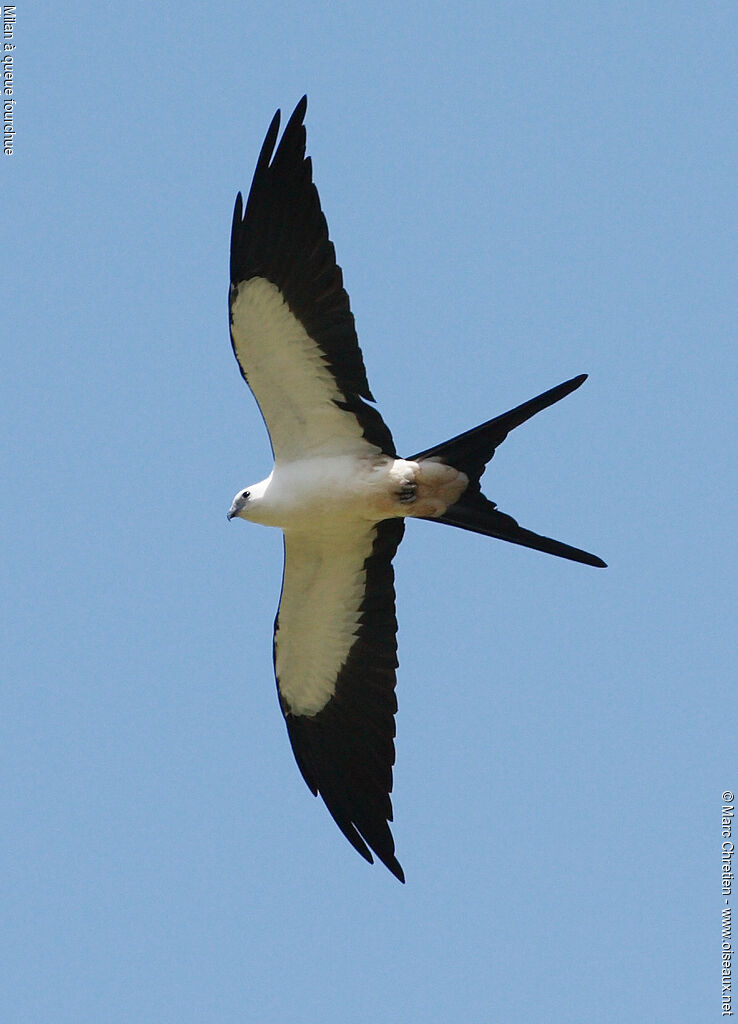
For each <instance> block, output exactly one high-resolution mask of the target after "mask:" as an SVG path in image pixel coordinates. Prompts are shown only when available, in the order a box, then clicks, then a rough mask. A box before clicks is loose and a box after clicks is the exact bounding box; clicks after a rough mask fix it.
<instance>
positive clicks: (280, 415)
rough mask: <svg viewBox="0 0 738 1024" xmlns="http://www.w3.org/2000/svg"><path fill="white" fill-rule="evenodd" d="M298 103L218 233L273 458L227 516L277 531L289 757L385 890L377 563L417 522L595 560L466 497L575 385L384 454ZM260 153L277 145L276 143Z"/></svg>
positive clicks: (387, 719)
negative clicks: (520, 431) (499, 451)
mask: <svg viewBox="0 0 738 1024" xmlns="http://www.w3.org/2000/svg"><path fill="white" fill-rule="evenodd" d="M306 107H307V97H304V96H303V98H302V99H301V100H300V102H299V103H298V104H297V107H296V108H295V111H294V113H293V114H292V116H291V117H290V119H289V121H288V122H287V125H286V127H285V129H284V132H283V134H282V138H281V140H280V142H279V145H277V144H276V143H277V136H278V134H279V122H280V114H279V111H277V113H276V114H275V115H274V118H273V120H272V123H271V124H270V126H269V130H268V132H267V134H266V138H265V140H264V144H263V146H262V148H261V153H260V154H259V159H258V161H257V164H256V171H255V172H254V179H253V182H252V184H251V191H250V192H249V197H248V199H247V201H246V206H245V208H244V205H243V201H242V198H241V194H240V193H239V194H238V196H237V197H236V206H235V210H234V213H233V226H232V233H231V288H230V328H231V342H232V345H233V351H234V353H235V356H236V359H237V360H238V365H239V366H240V368H241V373H242V375H243V377H244V379H245V381H246V383H247V384H248V385H249V387H250V388H251V390H252V392H253V394H254V397H255V398H256V401H257V402H258V405H259V408H260V410H261V413H262V415H263V417H264V421H265V423H266V426H267V429H268V431H269V437H270V440H271V444H272V451H273V454H274V468H273V469H272V472H271V473H270V474H269V476H268V477H267V478H266V479H265V480H262V481H261V482H260V483H256V484H252V485H251V486H249V487H247V488H245V489H243V490H241V491H239V492H238V494H237V495H236V497H235V498H234V500H233V504H232V505H231V508H230V511H229V512H228V518H229V519H233V518H234V517H238V518H240V519H246V520H248V521H249V522H253V523H261V524H263V525H265V526H275V527H279V528H280V529H281V530H282V531H283V535H284V570H283V578H282V593H281V597H280V602H279V611H278V613H277V618H276V620H275V624H274V648H273V652H274V671H275V675H276V680H277V691H278V696H279V703H280V707H281V709H282V713H283V715H284V718H285V722H286V723H287V732H288V735H289V738H290V742H291V744H292V750H293V752H294V755H295V758H296V760H297V764H298V766H299V769H300V771H301V773H302V776H303V778H304V779H305V782H306V783H307V785H308V787H309V788H310V789H311V790H312V792H313V794H314V795H316V796H317V795H318V794H320V796H321V797H322V798H323V801H324V802H325V804H326V806H327V808H328V810H329V811H330V813H331V815H332V816H333V818H334V820H335V822H336V824H337V825H338V827H339V828H340V829H341V831H342V832H343V834H344V835H345V836H346V838H347V839H348V841H349V842H350V843H351V844H352V846H354V848H355V849H356V850H358V852H359V853H360V854H361V855H362V856H363V857H365V858H366V860H368V861H369V862H370V863H371V862H372V859H373V858H372V852H373V853H374V854H376V856H377V857H378V858H379V859H380V861H382V863H383V864H385V865H386V866H387V868H389V870H390V871H391V872H392V874H393V875H395V877H396V878H398V879H399V880H400V881H401V882H404V880H405V877H404V874H403V871H402V868H401V867H400V864H399V862H398V860H397V858H396V856H395V844H394V840H393V838H392V833H391V831H390V827H389V822H390V821H392V804H391V802H390V793H391V791H392V766H393V765H394V762H395V746H394V737H395V722H394V716H395V712H396V710H397V701H396V698H395V671H396V668H397V664H398V662H397V640H396V634H397V619H396V617H395V592H394V572H393V569H392V559H393V557H394V554H395V552H396V550H397V546H398V544H399V543H400V541H401V539H402V535H403V531H404V529H405V519H406V518H414V519H427V520H430V521H432V522H437V523H446V524H448V525H450V526H458V527H460V528H461V529H464V530H471V531H473V532H475V533H481V534H485V535H486V536H488V537H496V538H498V539H500V540H507V541H511V542H512V543H513V544H521V545H523V546H525V547H529V548H535V549H536V550H538V551H545V552H547V553H548V554H551V555H558V556H560V557H561V558H568V559H571V560H572V561H575V562H583V563H584V564H585V565H594V566H604V565H605V563H604V562H603V561H602V560H601V559H600V558H597V557H596V555H591V554H588V553H587V552H586V551H581V550H579V549H578V548H574V547H570V546H569V545H568V544H562V543H561V542H560V541H556V540H551V539H550V538H549V537H542V536H539V535H538V534H536V533H532V532H531V531H530V530H526V529H523V527H521V526H519V525H518V523H517V522H516V521H515V520H514V519H513V518H512V517H511V516H509V515H506V514H505V513H504V512H501V511H500V510H499V509H498V508H497V507H496V505H495V503H494V502H493V501H490V500H489V499H488V498H486V497H485V496H484V495H483V494H482V490H481V487H480V478H481V476H482V474H483V472H484V470H485V467H486V465H487V463H488V462H489V460H490V459H491V458H492V456H493V455H494V453H495V449H496V448H497V447H498V446H499V445H500V444H501V443H502V442H503V441H504V440H505V438H506V437H507V435H508V434H509V432H510V431H511V430H512V429H513V428H514V427H517V426H519V425H520V424H521V423H524V422H525V421H526V420H527V419H530V417H531V416H534V415H535V414H536V413H538V412H540V411H541V410H542V409H546V408H547V407H548V406H550V405H553V404H554V402H558V401H559V400H560V399H562V398H564V397H565V396H566V395H568V394H570V393H571V392H572V391H574V390H575V389H576V388H578V387H579V386H580V385H581V384H582V383H583V382H584V380H585V379H586V374H581V375H580V376H578V377H573V378H572V379H571V380H568V381H566V382H565V383H563V384H559V385H558V387H555V388H551V390H550V391H546V392H544V393H543V394H542V395H539V396H538V397H537V398H533V399H531V400H530V401H528V402H524V403H523V404H522V405H519V406H517V408H515V409H512V410H511V411H510V412H507V413H503V414H502V415H501V416H496V417H495V418H494V419H491V420H489V421H488V422H486V423H483V424H481V426H478V427H474V428H473V429H472V430H468V431H466V432H465V433H463V434H459V435H458V436H457V437H454V438H452V439H451V440H450V441H445V442H444V443H442V444H437V445H435V446H434V447H432V448H428V449H426V450H425V451H422V452H419V453H418V454H416V455H411V456H410V457H409V458H407V459H402V458H399V457H398V455H397V452H396V450H395V446H394V443H393V441H392V435H391V434H390V431H389V428H388V427H387V425H386V424H385V422H384V420H383V419H382V417H381V416H380V414H379V412H378V411H377V410H376V408H375V407H374V406H373V405H372V404H370V403H372V402H374V399H373V397H372V394H371V391H370V390H369V385H368V383H367V378H366V370H365V369H364V361H363V358H362V355H361V350H360V349H359V344H358V340H357V337H356V329H355V326H354V317H353V314H352V313H351V309H350V306H349V299H348V295H347V294H346V291H345V289H344V287H343V277H342V275H341V269H340V267H339V266H338V265H337V263H336V255H335V250H334V248H333V244H332V243H331V241H330V239H329V237H328V228H327V225H326V220H325V217H324V215H323V213H322V211H321V207H320V200H319V198H318V192H317V189H316V187H315V185H314V184H313V180H312V164H311V160H310V157H306V156H305V126H304V123H303V122H304V118H305V110H306ZM275 147H276V148H275Z"/></svg>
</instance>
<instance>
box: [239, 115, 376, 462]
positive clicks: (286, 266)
mask: <svg viewBox="0 0 738 1024" xmlns="http://www.w3.org/2000/svg"><path fill="white" fill-rule="evenodd" d="M306 107H307V98H306V97H304V96H303V98H302V100H300V102H299V103H298V105H297V107H296V108H295V112H294V113H293V115H292V117H291V118H290V119H289V121H288V123H287V126H286V127H285V130H284V133H283V135H282V139H281V141H280V143H279V146H278V147H277V149H276V152H274V147H275V143H276V141H277V133H278V131H279V111H277V113H276V114H275V115H274V119H273V120H272V123H271V125H270V126H269V131H268V132H267V136H266V139H265V140H264V145H263V146H262V149H261V153H260V154H259V159H258V162H257V165H256V171H255V172H254V180H253V182H252V184H251V191H250V192H249V197H248V200H247V202H246V211H245V213H244V212H243V205H242V201H241V194H240V192H239V194H238V196H237V198H236V206H235V209H234V212H233V228H232V232H231V292H230V312H231V341H232V344H233V351H234V352H235V354H236V358H237V360H238V363H239V366H240V367H241V373H242V374H243V376H244V378H245V380H246V382H247V383H248V385H249V386H250V388H251V390H252V391H253V393H254V395H255V397H256V400H257V402H258V403H259V407H260V409H261V412H262V415H263V416H264V420H265V422H266V425H267V429H268V430H269V436H270V438H271V442H272V448H273V449H274V455H275V458H276V459H277V460H291V459H295V458H300V457H304V456H305V455H306V454H348V453H355V452H357V451H360V450H365V449H366V446H367V444H370V445H373V446H375V448H377V449H379V450H381V451H383V452H386V453H387V454H388V455H393V456H394V455H395V454H396V452H395V448H394V444H393V442H392V435H391V434H390V432H389V429H388V428H387V426H386V425H385V423H384V421H383V420H382V418H381V416H380V415H379V413H378V412H377V411H376V409H373V408H372V407H371V406H370V405H367V404H366V402H365V401H364V399H368V400H369V401H373V398H372V394H371V392H370V390H369V385H368V383H367V379H366V370H365V369H364V361H363V359H362V356H361V350H360V349H359V343H358V341H357V338H356V329H355V327H354V317H353V314H352V313H351V309H350V307H349V300H348V295H347V294H346V291H345V289H344V287H343V277H342V275H341V269H340V267H338V266H337V264H336V254H335V250H334V248H333V244H332V243H331V241H330V239H329V238H328V227H327V225H326V221H325V217H324V216H323V213H322V212H321V209H320V200H319V198H318V192H317V189H316V188H315V185H314V184H313V181H312V165H311V161H310V158H309V157H307V158H306V156H305V126H304V124H303V119H304V117H305V109H306ZM272 154H273V158H272ZM270 161H271V162H270Z"/></svg>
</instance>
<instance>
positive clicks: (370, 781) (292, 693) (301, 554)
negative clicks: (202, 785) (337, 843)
mask: <svg viewBox="0 0 738 1024" xmlns="http://www.w3.org/2000/svg"><path fill="white" fill-rule="evenodd" d="M404 528H405V527H404V523H403V521H402V520H401V519H386V520H384V521H383V522H380V523H376V524H371V525H370V524H367V526H366V527H365V528H364V530H363V532H361V531H355V532H350V531H348V530H345V531H344V532H343V533H339V534H337V535H336V534H331V535H327V534H314V533H310V534H303V533H292V532H288V533H285V563H284V580H283V583H282V597H281V600H280V605H279V613H278V615H277V620H276V622H275V629H274V670H275V674H276V677H277V687H278V691H279V700H280V705H281V707H282V712H283V714H284V717H285V720H286V722H287V730H288V733H289V737H290V742H291V743H292V749H293V751H294V754H295V758H296V759H297V763H298V765H299V768H300V771H301V772H302V775H303V778H304V779H305V782H307V784H308V786H309V787H310V789H311V790H312V792H313V793H314V794H315V795H316V796H317V794H318V793H320V795H321V796H322V798H323V800H324V801H325V804H326V806H327V808H328V810H329V811H330V813H331V814H332V816H333V818H334V820H335V821H336V823H337V825H338V827H339V828H340V829H341V831H342V832H343V834H344V835H345V836H346V838H347V839H348V840H349V842H350V843H351V844H352V845H353V846H354V847H355V848H356V849H357V850H358V851H359V853H360V854H361V855H362V856H363V857H366V859H367V860H368V861H370V862H371V861H372V855H371V853H370V852H369V849H368V847H370V848H371V849H372V850H373V851H374V853H376V855H377V856H378V857H379V859H380V860H381V861H382V862H383V863H384V864H386V866H387V867H388V868H389V870H390V871H391V872H392V873H393V874H394V875H395V876H396V877H397V878H399V879H400V881H402V882H404V880H405V876H404V875H403V872H402V868H401V867H400V865H399V863H398V861H397V858H396V857H395V844H394V840H393V839H392V833H391V832H390V828H389V825H388V824H387V823H388V821H391V820H392V804H391V802H390V796H389V794H390V793H391V791H392V765H393V764H394V762H395V746H394V736H395V722H394V714H395V712H396V710H397V700H396V698H395V669H396V668H397V641H396V633H397V619H396V618H395V591H394V572H393V569H392V558H393V557H394V554H395V551H396V550H397V545H398V544H399V543H400V540H401V539H402V534H403V531H404Z"/></svg>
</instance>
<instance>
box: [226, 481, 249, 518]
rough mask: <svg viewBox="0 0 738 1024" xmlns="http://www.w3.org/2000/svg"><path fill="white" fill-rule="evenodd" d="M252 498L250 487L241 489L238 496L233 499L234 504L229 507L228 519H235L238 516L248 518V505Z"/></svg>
mask: <svg viewBox="0 0 738 1024" xmlns="http://www.w3.org/2000/svg"><path fill="white" fill-rule="evenodd" d="M250 500H251V491H250V490H248V488H244V490H242V491H239V492H238V494H237V495H236V497H235V498H234V499H233V504H232V505H231V507H230V508H229V509H228V513H227V515H228V519H229V520H230V519H234V518H235V517H236V516H238V517H239V518H240V519H248V518H249V513H248V506H249V502H250Z"/></svg>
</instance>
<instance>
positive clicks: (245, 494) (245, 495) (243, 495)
mask: <svg viewBox="0 0 738 1024" xmlns="http://www.w3.org/2000/svg"><path fill="white" fill-rule="evenodd" d="M241 497H242V498H243V500H244V501H246V499H247V498H250V497H251V495H250V494H249V492H248V491H244V492H243V494H242V495H241Z"/></svg>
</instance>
